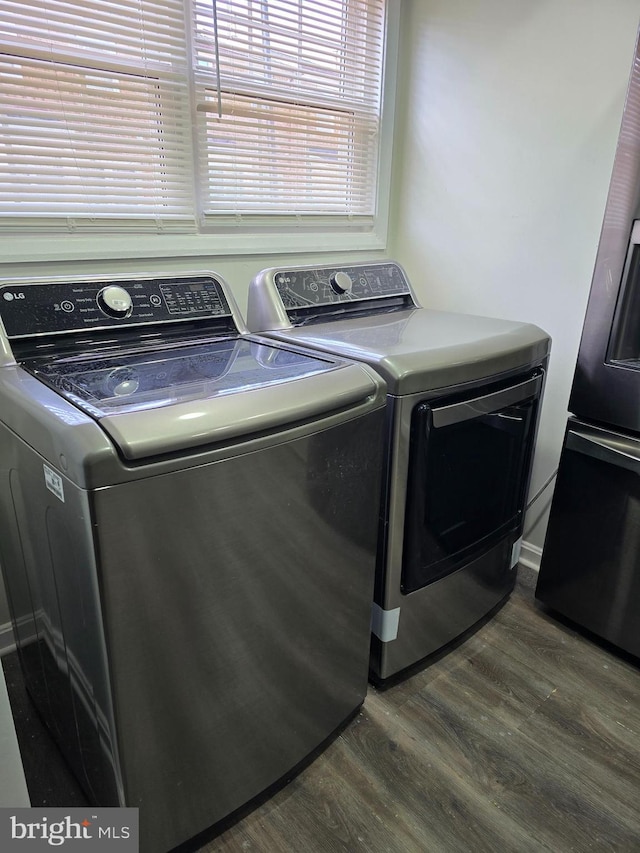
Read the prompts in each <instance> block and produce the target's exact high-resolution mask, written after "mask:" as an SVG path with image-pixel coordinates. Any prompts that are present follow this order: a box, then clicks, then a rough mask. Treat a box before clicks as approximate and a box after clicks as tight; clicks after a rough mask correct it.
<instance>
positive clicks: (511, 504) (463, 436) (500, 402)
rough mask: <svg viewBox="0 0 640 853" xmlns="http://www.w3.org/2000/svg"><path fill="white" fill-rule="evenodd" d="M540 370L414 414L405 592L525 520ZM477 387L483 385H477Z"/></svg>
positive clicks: (428, 405) (455, 566) (423, 407)
mask: <svg viewBox="0 0 640 853" xmlns="http://www.w3.org/2000/svg"><path fill="white" fill-rule="evenodd" d="M541 388H542V377H541V375H540V374H539V373H538V372H537V373H534V374H531V375H530V376H528V377H521V378H520V380H519V381H518V382H517V383H515V384H512V385H509V386H507V387H505V386H504V385H503V386H501V387H495V386H494V387H493V388H492V389H491V391H490V393H488V394H485V395H484V396H482V397H478V396H475V397H470V396H467V397H466V398H464V397H463V398H460V397H458V398H456V399H455V400H448V401H443V400H440V401H438V402H437V403H433V402H423V403H420V404H418V405H417V406H416V407H415V409H414V411H413V414H412V423H411V445H410V454H409V476H408V483H407V496H406V511H405V536H404V554H403V566H402V591H403V592H405V593H408V592H413V591H414V590H416V589H420V588H421V587H424V586H426V585H427V584H429V583H432V582H433V581H436V580H438V579H439V578H441V577H444V576H445V575H447V574H450V573H451V572H453V571H455V570H456V569H458V568H460V567H461V566H462V565H467V564H468V563H469V562H470V561H471V560H473V559H475V558H476V557H479V556H480V555H481V554H483V553H484V552H485V551H487V550H489V548H491V547H492V546H493V545H494V544H495V543H496V542H497V541H498V540H499V539H501V538H502V537H503V536H504V535H506V534H507V533H509V532H514V531H517V530H518V528H519V527H520V525H521V522H522V512H523V507H524V502H525V497H526V488H527V485H528V479H529V472H530V468H531V457H532V451H533V442H534V437H535V426H536V419H537V408H538V399H539V396H540V391H541ZM476 394H477V392H476Z"/></svg>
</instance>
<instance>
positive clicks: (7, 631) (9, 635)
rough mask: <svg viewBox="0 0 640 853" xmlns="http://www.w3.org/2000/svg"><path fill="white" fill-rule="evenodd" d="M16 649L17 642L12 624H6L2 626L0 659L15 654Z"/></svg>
mask: <svg viewBox="0 0 640 853" xmlns="http://www.w3.org/2000/svg"><path fill="white" fill-rule="evenodd" d="M15 649H16V641H15V638H14V636H13V629H12V628H11V622H5V623H4V625H0V657H2V655H8V654H9V652H14V651H15Z"/></svg>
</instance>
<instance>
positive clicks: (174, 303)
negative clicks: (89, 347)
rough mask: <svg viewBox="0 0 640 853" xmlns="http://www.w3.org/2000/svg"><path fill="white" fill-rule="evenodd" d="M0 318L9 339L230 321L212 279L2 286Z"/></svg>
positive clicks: (226, 305)
mask: <svg viewBox="0 0 640 853" xmlns="http://www.w3.org/2000/svg"><path fill="white" fill-rule="evenodd" d="M0 316H1V317H2V322H3V324H4V328H5V330H6V333H7V336H8V337H9V338H22V337H30V336H33V335H43V334H52V333H60V332H79V331H86V330H89V329H104V328H112V327H116V326H130V325H143V324H147V323H163V322H164V323H166V322H171V321H175V320H194V319H198V318H227V317H228V318H231V317H232V312H231V309H230V307H229V303H228V301H227V298H226V296H225V293H224V289H223V286H222V284H221V282H220V281H218V280H217V279H216V278H214V277H213V276H188V277H183V278H144V279H128V280H126V281H81V282H75V283H73V282H70V283H67V282H64V283H59V282H51V283H49V282H47V283H42V284H41V283H29V284H25V285H24V286H21V285H12V284H6V285H3V286H1V287H0Z"/></svg>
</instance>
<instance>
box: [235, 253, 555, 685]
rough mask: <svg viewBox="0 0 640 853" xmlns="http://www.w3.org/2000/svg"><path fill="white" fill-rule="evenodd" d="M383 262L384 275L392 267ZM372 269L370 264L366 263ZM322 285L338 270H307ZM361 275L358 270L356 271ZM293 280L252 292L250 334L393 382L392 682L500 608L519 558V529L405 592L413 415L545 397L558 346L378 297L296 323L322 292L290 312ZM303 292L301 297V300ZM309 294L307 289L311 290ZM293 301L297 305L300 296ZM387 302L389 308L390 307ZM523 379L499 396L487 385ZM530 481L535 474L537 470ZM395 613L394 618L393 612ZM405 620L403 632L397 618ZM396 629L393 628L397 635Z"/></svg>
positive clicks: (384, 545) (386, 514)
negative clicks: (426, 408) (427, 405)
mask: <svg viewBox="0 0 640 853" xmlns="http://www.w3.org/2000/svg"><path fill="white" fill-rule="evenodd" d="M387 265H388V264H385V263H384V262H383V263H382V264H381V267H380V268H381V269H383V270H384V269H385V266H387ZM363 266H364V268H365V269H366V268H367V265H366V264H365V265H363ZM308 269H309V270H310V274H311V276H312V278H313V277H314V276H315V277H316V278H318V279H319V280H320V281H324V279H325V277H326V278H327V280H328V277H329V276H330V274H331V272H332V271H331V270H329V269H328V268H327V269H326V270H325V271H324V273H321V272H319V271H317V270H315V268H308ZM349 274H350V276H352V277H354V276H355V277H357V267H352V268H350V269H349ZM288 277H289V273H288V271H286V270H282V269H271V270H265V271H263V272H262V273H260V274H258V276H256V278H255V279H254V281H253V282H252V284H251V287H250V290H249V310H248V326H249V328H250V329H251V330H252V331H258V330H259V331H261V332H262V333H264V334H268V335H269V337H271V338H272V339H275V340H278V341H283V342H287V343H288V344H292V343H295V344H298V345H301V346H308V347H311V348H312V349H313V350H314V351H316V352H324V353H331V354H334V355H335V354H339V355H342V356H344V357H346V358H352V359H354V360H357V361H359V362H361V363H365V364H367V365H369V366H370V367H372V368H373V369H374V370H376V371H377V373H378V374H379V375H380V376H381V377H382V378H384V380H385V383H386V385H387V388H388V397H387V426H386V430H387V434H386V448H387V451H386V452H387V455H386V461H385V468H384V480H383V489H382V495H383V498H382V523H381V533H380V538H379V548H378V564H377V572H376V592H375V604H376V606H377V608H378V610H377V611H374V616H375V617H376V618H378V621H379V623H380V626H381V628H380V632H381V633H383V634H385V636H386V632H387V629H389V631H390V633H393V634H394V637H393V638H390V639H389V641H388V642H380V641H379V639H378V637H376V636H375V634H374V636H373V638H372V670H373V673H374V676H375V677H376V678H381V679H385V678H387V677H389V676H391V675H394V674H396V673H397V672H399V671H400V670H402V669H404V668H406V667H408V666H410V665H411V664H414V663H416V662H417V661H418V660H420V659H422V658H424V657H425V656H427V655H429V654H431V653H433V652H435V651H437V650H438V649H439V648H441V647H442V646H443V645H445V644H446V643H448V642H450V641H452V640H453V639H455V638H456V637H457V636H458V635H459V634H460V633H461V632H463V631H465V630H467V629H468V628H470V627H471V626H472V625H473V624H474V623H476V622H478V621H479V620H480V619H481V618H482V617H483V616H484V615H486V613H487V612H488V611H489V610H491V609H492V608H493V607H494V606H495V605H496V604H497V603H498V602H499V601H500V600H501V599H502V598H504V596H506V595H507V594H508V592H509V590H510V589H511V588H512V586H513V582H514V579H515V571H514V569H513V564H512V560H511V555H512V553H513V547H514V544H515V543H516V541H517V540H518V537H519V536H520V531H519V530H515V529H514V530H510V531H509V533H508V534H505V536H504V538H503V539H502V540H501V541H500V542H499V543H498V544H496V545H494V546H493V547H490V546H489V545H487V551H486V552H485V554H484V555H483V556H482V557H480V558H477V559H472V560H470V561H469V563H468V564H467V565H465V566H464V567H463V568H462V569H460V570H458V571H455V572H453V573H451V574H449V575H448V576H446V577H445V578H443V579H442V580H441V581H438V582H435V583H431V584H429V585H428V586H426V587H423V588H421V589H418V590H416V591H415V592H411V593H410V594H407V595H405V594H403V593H402V591H401V578H402V565H403V553H404V547H405V539H404V534H405V514H406V510H407V506H406V500H407V479H408V476H409V451H410V446H411V417H412V412H413V410H414V407H415V406H416V405H418V404H420V403H423V402H424V401H427V400H432V399H435V398H440V397H445V396H455V395H458V394H460V393H465V394H469V395H470V396H471V395H472V394H473V392H477V398H478V400H479V401H482V400H483V398H484V397H485V396H488V397H489V399H490V402H489V403H488V404H487V405H488V406H489V410H490V411H495V410H496V409H494V404H495V407H496V408H500V406H507V405H509V404H510V403H512V402H517V401H518V400H521V399H523V398H526V397H528V396H535V395H536V394H538V393H541V391H542V385H543V382H544V377H540V378H536V379H531V380H527V381H526V382H522V381H521V380H520V381H518V378H519V377H522V375H523V373H526V372H528V371H529V370H530V369H531V368H532V367H536V366H539V367H541V368H542V369H543V370H544V369H545V368H546V365H547V360H548V355H549V348H550V340H549V338H548V336H547V335H546V334H545V333H544V332H543V331H542V330H540V329H538V328H537V327H536V326H533V325H531V324H525V323H518V322H509V321H504V320H494V319H491V318H487V317H473V316H469V315H459V314H451V313H447V312H440V311H431V310H428V309H425V308H416V307H406V306H403V305H400V306H398V303H397V298H396V297H395V296H394V295H393V294H391V295H390V296H389V297H388V298H387V297H382V298H379V299H378V300H377V301H376V302H375V304H374V302H373V301H372V302H371V304H370V306H369V308H368V309H367V311H365V312H364V313H363V312H361V313H357V312H351V313H348V312H346V311H345V312H344V313H341V314H340V313H339V312H336V311H334V307H335V306H333V305H331V304H329V305H324V304H323V303H322V300H321V299H320V298H318V302H317V303H316V302H314V303H313V310H312V311H311V314H310V316H311V317H312V318H313V320H312V322H309V323H308V324H305V322H302V321H301V322H300V323H299V324H298V325H294V324H293V322H292V318H294V316H297V315H296V311H297V310H298V306H297V302H296V299H298V300H299V297H300V295H301V291H302V290H303V289H304V288H305V287H307V286H309V287H310V286H311V284H313V281H311V280H307V278H303V280H302V281H301V282H298V285H297V286H296V291H295V293H294V295H293V296H291V297H290V298H289V297H287V298H288V300H289V303H290V305H291V307H290V309H289V310H287V305H285V304H284V299H283V296H282V294H283V291H286V287H287V286H288V284H287V279H288ZM299 291H300V292H299ZM305 292H306V291H305ZM294 297H295V298H294ZM386 305H388V308H385V306H386ZM509 381H512V382H513V386H512V387H509V388H504V387H503V388H502V389H501V390H500V391H499V392H498V394H497V395H496V396H495V399H494V398H493V396H492V395H491V394H489V395H487V391H486V387H487V385H490V384H492V383H494V382H505V383H506V382H509ZM483 406H484V404H483V402H478V403H477V405H476V406H474V401H473V400H471V401H469V400H467V401H466V402H465V403H463V404H460V403H459V402H458V403H455V404H452V406H451V408H449V407H448V406H447V405H446V402H443V405H442V406H441V407H440V408H438V409H437V413H438V417H441V420H442V425H444V424H445V423H449V422H450V418H452V419H453V420H457V419H459V418H461V417H478V416H479V415H481V414H482V413H484V411H485V409H484V408H483ZM527 476H528V474H527ZM385 614H392V615H390V616H388V617H387V616H386V615H385ZM396 615H398V616H399V618H398V623H397V636H395V625H396V622H395V616H396ZM390 626H391V627H392V628H393V630H391V627H390Z"/></svg>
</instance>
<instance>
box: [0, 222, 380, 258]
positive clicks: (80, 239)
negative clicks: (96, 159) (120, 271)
mask: <svg viewBox="0 0 640 853" xmlns="http://www.w3.org/2000/svg"><path fill="white" fill-rule="evenodd" d="M385 248H386V234H385V235H382V234H379V233H377V232H376V231H370V232H367V233H362V232H352V233H349V232H345V233H341V234H336V233H322V232H319V233H299V234H296V233H295V232H294V231H293V230H292V231H291V232H290V233H287V234H284V233H280V234H248V233H242V234H225V235H219V234H216V235H214V234H198V235H195V234H187V235H177V234H168V235H166V234H165V235H163V234H118V235H110V236H97V235H95V234H94V235H91V234H60V235H47V236H40V235H26V234H25V235H22V234H20V235H16V234H13V235H10V236H9V235H5V236H0V258H1V263H2V264H19V263H39V262H47V261H52V262H53V261H85V260H95V261H99V260H126V259H135V258H147V259H152V258H169V257H172V258H181V257H183V258H197V257H228V256H242V257H247V256H251V255H285V254H297V255H300V254H305V253H314V254H317V253H318V252H359V251H374V250H375V251H379V250H381V249H385Z"/></svg>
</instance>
